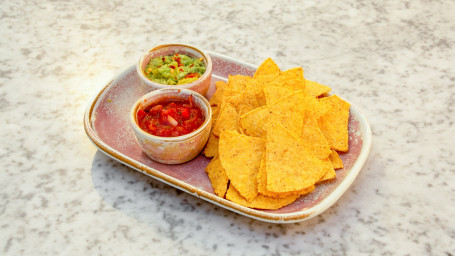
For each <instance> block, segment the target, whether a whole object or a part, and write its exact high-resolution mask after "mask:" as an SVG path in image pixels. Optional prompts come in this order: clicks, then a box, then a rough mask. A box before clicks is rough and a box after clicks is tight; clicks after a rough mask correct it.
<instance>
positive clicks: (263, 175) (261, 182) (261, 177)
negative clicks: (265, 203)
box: [257, 155, 315, 198]
mask: <svg viewBox="0 0 455 256" xmlns="http://www.w3.org/2000/svg"><path fill="white" fill-rule="evenodd" d="M257 180H258V191H259V193H260V194H262V195H265V196H270V197H273V198H284V197H287V196H290V195H301V196H302V195H306V194H308V193H310V192H312V191H313V190H314V189H315V187H314V186H310V187H308V188H304V189H302V190H297V191H290V192H281V193H279V192H271V191H269V190H268V189H267V171H266V165H265V155H264V157H263V158H262V160H261V165H260V167H259V173H258V177H257Z"/></svg>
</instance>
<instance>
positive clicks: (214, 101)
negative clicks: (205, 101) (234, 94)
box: [209, 81, 227, 106]
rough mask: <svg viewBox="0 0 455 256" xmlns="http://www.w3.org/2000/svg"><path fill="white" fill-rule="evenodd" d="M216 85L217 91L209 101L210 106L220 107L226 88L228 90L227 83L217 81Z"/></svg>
mask: <svg viewBox="0 0 455 256" xmlns="http://www.w3.org/2000/svg"><path fill="white" fill-rule="evenodd" d="M215 85H216V91H215V93H213V95H212V97H211V98H210V100H209V103H210V106H218V105H220V104H221V99H222V97H223V92H224V88H226V86H227V83H226V82H224V81H217V82H216V83H215Z"/></svg>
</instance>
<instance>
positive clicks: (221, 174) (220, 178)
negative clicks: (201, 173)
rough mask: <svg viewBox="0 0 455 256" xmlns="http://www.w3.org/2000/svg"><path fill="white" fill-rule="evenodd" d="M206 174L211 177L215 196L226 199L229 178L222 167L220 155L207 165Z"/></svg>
mask: <svg viewBox="0 0 455 256" xmlns="http://www.w3.org/2000/svg"><path fill="white" fill-rule="evenodd" d="M205 172H206V173H207V175H208V176H209V179H210V182H211V183H212V187H213V190H214V191H215V194H216V195H217V196H219V197H224V195H225V194H226V191H227V188H228V183H229V178H228V176H227V175H226V171H225V170H224V168H223V166H222V165H221V161H220V158H219V156H218V155H216V156H215V157H214V158H213V159H212V161H211V162H210V163H209V164H208V165H207V167H206V168H205Z"/></svg>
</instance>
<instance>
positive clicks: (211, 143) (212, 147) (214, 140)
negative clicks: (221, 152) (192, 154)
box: [203, 133, 219, 157]
mask: <svg viewBox="0 0 455 256" xmlns="http://www.w3.org/2000/svg"><path fill="white" fill-rule="evenodd" d="M218 146H219V138H218V137H216V136H215V134H213V133H210V137H209V140H208V141H207V144H206V145H205V148H204V151H203V154H204V156H206V157H214V156H216V155H217V154H218Z"/></svg>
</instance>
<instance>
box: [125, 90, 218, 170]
mask: <svg viewBox="0 0 455 256" xmlns="http://www.w3.org/2000/svg"><path fill="white" fill-rule="evenodd" d="M211 117H212V110H211V108H210V104H209V102H208V101H207V99H206V98H205V97H204V96H202V95H201V94H199V93H197V92H195V91H192V90H189V89H178V88H167V89H159V90H155V91H152V92H150V93H148V94H146V95H144V96H142V97H141V98H140V99H139V100H138V101H137V102H136V103H135V104H134V105H133V107H132V108H131V111H130V121H131V125H132V127H133V131H134V135H135V137H136V140H137V142H138V144H139V146H140V148H141V149H142V151H143V152H144V153H145V154H146V155H147V156H148V157H149V158H151V159H152V160H154V161H156V162H160V163H164V164H180V163H184V162H187V161H190V160H191V159H193V158H195V157H196V156H197V155H198V154H199V153H200V152H201V150H202V149H203V147H204V146H205V144H206V143H207V140H208V138H209V135H210V129H211V123H212V122H211Z"/></svg>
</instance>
